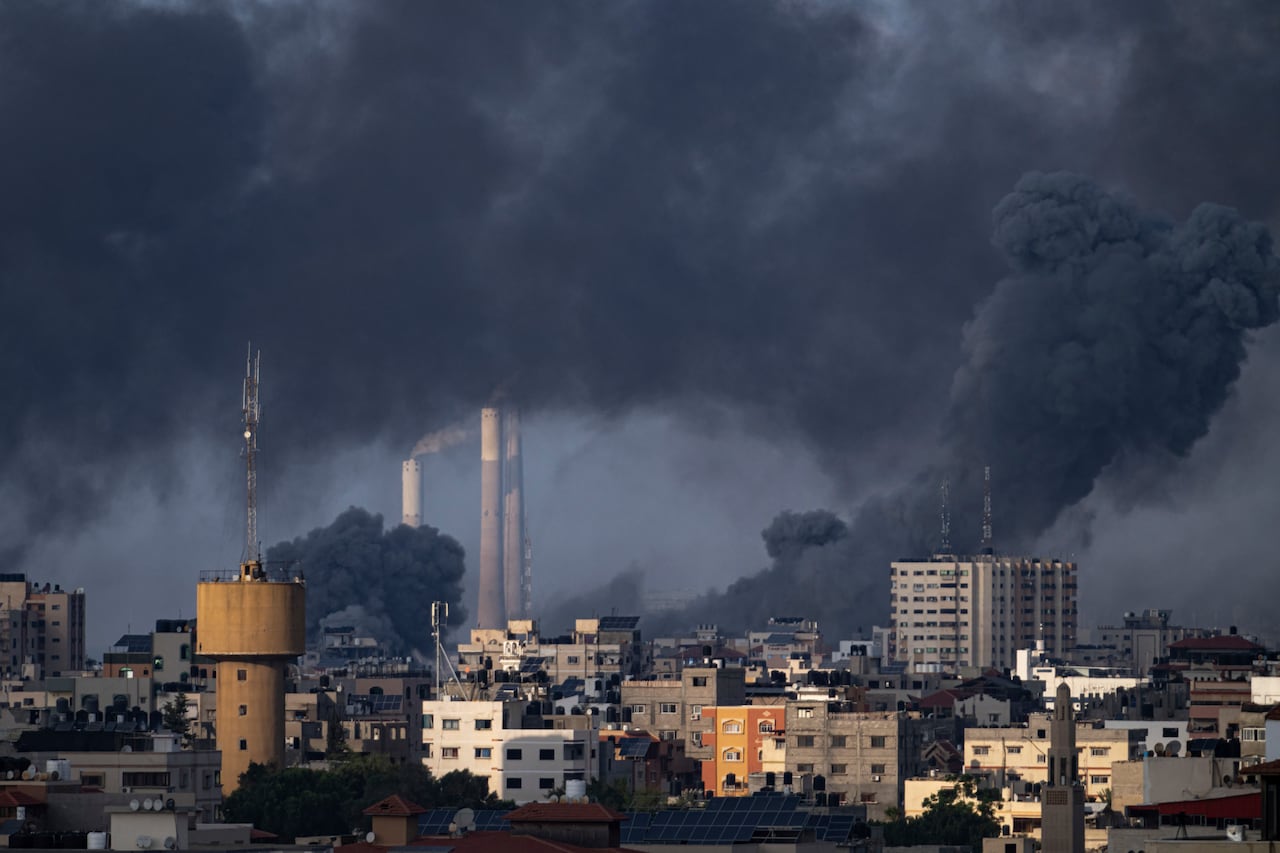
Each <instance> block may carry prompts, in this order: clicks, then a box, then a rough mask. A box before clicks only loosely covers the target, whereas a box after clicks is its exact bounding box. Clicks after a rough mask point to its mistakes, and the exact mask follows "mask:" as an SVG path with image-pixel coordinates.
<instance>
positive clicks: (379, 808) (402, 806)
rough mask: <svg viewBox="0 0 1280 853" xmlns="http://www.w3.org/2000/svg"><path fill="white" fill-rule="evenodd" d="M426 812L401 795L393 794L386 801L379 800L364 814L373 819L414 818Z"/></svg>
mask: <svg viewBox="0 0 1280 853" xmlns="http://www.w3.org/2000/svg"><path fill="white" fill-rule="evenodd" d="M425 811H426V809H424V808H423V807H422V806H420V805H418V804H417V803H411V802H409V801H408V800H406V799H404V798H403V797H401V796H400V795H399V794H392V795H391V796H389V797H387V798H386V799H385V800H379V801H378V802H376V803H374V804H373V805H371V806H369V808H367V809H365V810H364V813H365V814H367V815H371V816H373V817H413V816H414V815H416V814H422V813H423V812H425Z"/></svg>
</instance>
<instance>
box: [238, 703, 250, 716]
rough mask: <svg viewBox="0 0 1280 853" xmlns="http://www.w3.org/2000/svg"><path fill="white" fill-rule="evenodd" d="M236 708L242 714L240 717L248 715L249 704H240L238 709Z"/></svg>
mask: <svg viewBox="0 0 1280 853" xmlns="http://www.w3.org/2000/svg"><path fill="white" fill-rule="evenodd" d="M238 710H239V712H240V716H242V717H244V716H247V715H248V713H249V706H248V705H241V706H240V707H239V709H238Z"/></svg>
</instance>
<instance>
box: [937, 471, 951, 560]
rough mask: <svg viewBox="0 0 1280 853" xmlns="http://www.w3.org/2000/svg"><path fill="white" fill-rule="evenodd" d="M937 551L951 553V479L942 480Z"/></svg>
mask: <svg viewBox="0 0 1280 853" xmlns="http://www.w3.org/2000/svg"><path fill="white" fill-rule="evenodd" d="M939 553H942V554H950V553H951V481H950V480H946V479H944V480H943V481H942V548H941V550H940V552H939Z"/></svg>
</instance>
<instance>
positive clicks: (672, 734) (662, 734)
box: [658, 729, 680, 741]
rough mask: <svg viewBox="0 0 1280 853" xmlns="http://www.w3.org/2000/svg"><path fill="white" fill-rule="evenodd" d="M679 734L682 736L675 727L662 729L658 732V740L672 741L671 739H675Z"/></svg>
mask: <svg viewBox="0 0 1280 853" xmlns="http://www.w3.org/2000/svg"><path fill="white" fill-rule="evenodd" d="M679 736H680V733H679V732H677V731H676V730H675V729H662V730H660V731H659V732H658V740H667V741H670V740H675V739H676V738H677V737H679Z"/></svg>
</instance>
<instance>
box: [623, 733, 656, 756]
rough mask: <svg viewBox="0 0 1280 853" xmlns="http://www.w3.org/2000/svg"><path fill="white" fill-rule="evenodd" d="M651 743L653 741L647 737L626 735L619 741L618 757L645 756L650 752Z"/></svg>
mask: <svg viewBox="0 0 1280 853" xmlns="http://www.w3.org/2000/svg"><path fill="white" fill-rule="evenodd" d="M651 743H652V741H650V740H649V739H648V738H645V737H624V738H623V739H622V740H620V741H618V757H619V758H644V757H645V756H646V755H648V754H649V745H650V744H651Z"/></svg>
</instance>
